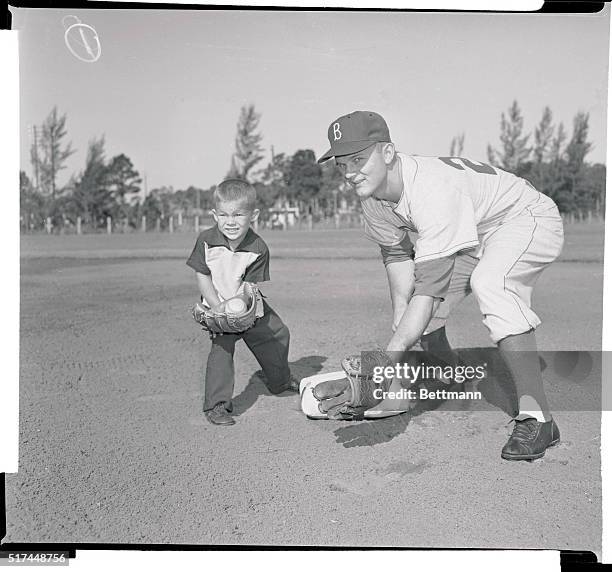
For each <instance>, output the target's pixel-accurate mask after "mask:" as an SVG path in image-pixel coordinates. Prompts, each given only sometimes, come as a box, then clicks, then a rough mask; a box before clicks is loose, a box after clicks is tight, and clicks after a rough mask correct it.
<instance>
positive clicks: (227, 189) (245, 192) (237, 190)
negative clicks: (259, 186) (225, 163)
mask: <svg viewBox="0 0 612 572" xmlns="http://www.w3.org/2000/svg"><path fill="white" fill-rule="evenodd" d="M240 200H244V201H246V203H247V206H248V208H249V210H254V209H255V207H256V206H257V192H256V191H255V187H253V185H251V184H250V183H247V182H246V181H243V180H242V179H225V181H222V182H221V183H219V184H218V185H217V187H216V188H215V191H214V193H213V202H214V204H215V208H216V207H217V206H218V205H219V203H221V202H227V201H240Z"/></svg>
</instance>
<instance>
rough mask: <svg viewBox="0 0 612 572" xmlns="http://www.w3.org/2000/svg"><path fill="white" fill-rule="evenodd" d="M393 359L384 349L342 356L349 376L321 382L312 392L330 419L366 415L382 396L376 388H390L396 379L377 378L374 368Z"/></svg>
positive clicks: (387, 364) (389, 362)
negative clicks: (379, 379) (378, 379)
mask: <svg viewBox="0 0 612 572" xmlns="http://www.w3.org/2000/svg"><path fill="white" fill-rule="evenodd" d="M393 363H394V362H393V360H392V359H391V358H390V357H389V355H388V354H387V353H386V352H384V351H382V350H381V351H371V352H363V353H362V354H361V355H352V356H348V357H346V358H344V359H343V360H342V369H343V370H344V372H345V374H346V378H345V379H334V380H331V381H324V382H322V383H319V384H318V385H316V386H315V387H314V388H313V389H312V394H313V395H314V397H315V399H316V400H317V401H318V402H319V410H320V411H321V412H322V413H327V416H328V418H329V419H346V420H350V419H352V420H356V419H363V414H364V412H365V411H367V410H368V409H371V408H372V407H374V406H376V405H378V404H379V403H380V402H381V401H382V399H380V398H376V397H374V390H376V389H382V390H383V391H387V390H388V389H389V386H390V385H391V381H392V379H387V378H386V377H384V378H383V381H382V383H376V382H374V368H375V367H379V366H381V367H386V366H389V365H393Z"/></svg>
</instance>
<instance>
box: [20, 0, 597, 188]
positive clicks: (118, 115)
mask: <svg viewBox="0 0 612 572" xmlns="http://www.w3.org/2000/svg"><path fill="white" fill-rule="evenodd" d="M13 14H14V27H15V28H16V29H18V30H20V31H21V34H20V66H21V78H22V85H21V125H22V144H21V152H22V168H23V169H24V170H26V172H28V174H30V175H31V174H32V167H31V165H30V160H29V144H30V141H31V139H30V138H29V136H28V131H27V127H28V125H34V124H37V125H40V124H41V123H42V121H43V120H44V118H45V117H46V115H47V114H48V113H49V111H50V110H51V108H52V107H53V105H57V106H58V109H59V111H60V113H66V114H67V117H68V119H67V128H68V137H67V140H70V141H72V144H73V147H74V148H75V149H77V153H75V154H74V155H73V156H72V157H71V158H70V160H69V162H68V166H67V169H66V170H64V171H63V172H62V174H61V176H60V181H59V182H60V184H62V183H63V182H65V181H66V180H67V179H68V177H69V175H70V174H72V173H73V172H78V171H79V170H81V169H83V167H84V162H85V155H86V150H87V143H88V141H89V140H90V139H91V138H92V137H94V136H100V135H102V134H104V135H105V136H106V150H107V157H108V158H110V157H111V156H113V155H115V154H118V153H125V154H126V155H128V156H129V157H130V158H131V159H132V161H133V162H134V165H135V166H136V168H137V169H138V170H139V171H140V172H141V174H142V173H143V172H146V175H147V182H148V187H149V189H152V188H154V187H157V186H161V185H173V186H174V188H175V189H177V188H186V187H187V186H188V185H196V186H199V187H202V188H207V187H209V186H210V185H212V184H214V183H216V182H218V181H219V180H220V179H221V178H222V177H223V176H224V175H225V173H226V172H227V169H228V167H229V164H230V156H231V153H232V151H233V139H234V135H235V125H236V121H237V119H238V115H239V111H240V106H241V105H243V104H245V103H249V102H252V103H254V104H255V106H256V109H257V110H258V111H259V112H260V113H261V114H262V119H261V123H260V129H261V132H262V133H263V135H264V145H265V147H266V150H269V148H270V146H271V145H273V146H274V149H275V151H276V152H285V153H289V154H292V153H294V152H295V151H296V150H298V149H307V148H309V149H314V151H315V153H316V154H317V155H320V154H322V153H323V152H324V151H325V150H326V149H327V147H328V145H327V139H326V133H327V127H328V125H329V123H330V122H331V121H332V120H334V119H335V118H336V117H337V116H339V115H342V114H344V113H347V112H350V111H353V110H355V109H371V110H375V111H378V112H380V113H381V114H382V115H383V116H384V117H385V118H386V119H387V121H388V123H389V126H390V130H391V136H392V138H393V139H394V141H395V142H396V144H397V146H398V148H399V149H400V150H402V151H405V152H408V153H415V154H421V155H445V154H448V152H449V148H450V141H451V139H452V137H453V136H454V135H456V134H458V133H460V132H465V147H464V153H463V154H464V155H467V156H470V157H472V158H474V159H479V160H486V145H487V143H491V144H493V145H494V146H497V144H498V137H499V122H500V116H501V113H502V111H505V110H506V109H507V108H508V107H509V106H510V104H511V102H512V100H513V99H515V98H516V99H517V100H518V102H519V104H520V106H521V108H522V110H523V114H524V117H525V128H526V130H531V129H532V128H533V127H534V126H535V125H536V124H537V122H538V121H539V119H540V116H541V113H542V110H543V108H544V106H545V105H549V106H550V107H551V109H552V111H553V116H554V120H555V121H563V122H564V123H565V125H566V127H567V128H568V131H571V122H572V118H573V116H574V115H575V113H576V112H577V111H579V110H583V111H587V112H589V113H590V116H591V121H590V139H591V140H592V141H593V142H594V150H593V151H592V152H591V153H590V155H589V156H588V157H587V160H589V161H591V162H596V161H599V162H605V151H606V149H605V136H606V122H605V111H606V101H607V100H606V98H607V87H606V84H607V65H608V26H609V24H608V19H609V5H608V6H607V7H606V11H605V13H601V14H595V15H582V16H576V15H544V14H466V13H464V14H448V13H447V14H444V13H442V14H434V13H393V12H383V13H358V12H344V13H338V12H336V13H333V12H331V13H323V12H280V11H276V12H274V11H272V12H267V11H253V12H249V11H184V10H178V9H177V10H172V11H153V10H150V11H149V10H147V11H133V10H104V11H100V10H75V9H72V10H70V9H66V10H49V9H45V10H37V9H13ZM67 14H73V15H77V16H78V17H79V18H80V20H81V21H82V22H83V23H86V24H89V25H91V26H93V27H94V28H95V29H96V31H97V33H98V35H99V37H100V41H101V44H102V57H101V58H100V59H99V60H98V61H97V62H96V63H93V64H91V63H83V62H81V61H79V60H78V59H76V58H75V57H74V56H73V55H72V54H71V53H70V52H69V50H68V49H67V47H66V46H65V44H64V26H63V24H62V18H63V17H65V16H66V15H67ZM266 160H267V157H266ZM261 166H263V162H262V165H261Z"/></svg>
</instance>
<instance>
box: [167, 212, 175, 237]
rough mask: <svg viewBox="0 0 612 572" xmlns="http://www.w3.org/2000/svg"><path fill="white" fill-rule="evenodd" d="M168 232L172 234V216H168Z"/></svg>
mask: <svg viewBox="0 0 612 572" xmlns="http://www.w3.org/2000/svg"><path fill="white" fill-rule="evenodd" d="M168 230H169V231H170V234H172V233H173V232H174V215H170V220H169V221H168Z"/></svg>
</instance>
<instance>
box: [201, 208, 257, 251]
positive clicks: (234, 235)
mask: <svg viewBox="0 0 612 572" xmlns="http://www.w3.org/2000/svg"><path fill="white" fill-rule="evenodd" d="M212 213H213V217H214V218H215V221H216V223H217V227H218V228H219V230H220V231H221V232H222V233H223V235H224V236H226V237H227V239H228V240H229V241H231V242H233V243H236V244H238V243H239V242H240V241H241V240H242V239H243V238H244V237H245V235H246V233H247V232H248V230H249V227H250V226H251V223H252V222H254V221H255V220H256V219H257V217H258V216H259V210H258V209H250V208H249V206H248V203H247V201H244V200H237V201H222V202H220V203H217V206H216V208H215V209H213V211H212Z"/></svg>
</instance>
